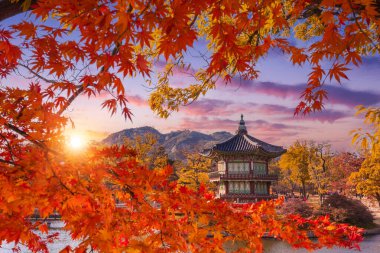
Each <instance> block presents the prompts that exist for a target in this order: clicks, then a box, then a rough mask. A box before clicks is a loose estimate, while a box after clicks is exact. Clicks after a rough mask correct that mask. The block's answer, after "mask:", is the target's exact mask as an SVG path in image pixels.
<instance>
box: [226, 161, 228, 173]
mask: <svg viewBox="0 0 380 253" xmlns="http://www.w3.org/2000/svg"><path fill="white" fill-rule="evenodd" d="M226 175H228V160H227V159H226Z"/></svg>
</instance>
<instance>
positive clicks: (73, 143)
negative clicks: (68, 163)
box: [68, 135, 85, 149]
mask: <svg viewBox="0 0 380 253" xmlns="http://www.w3.org/2000/svg"><path fill="white" fill-rule="evenodd" d="M68 144H69V147H70V148H72V149H82V148H83V147H84V146H85V141H84V138H83V136H80V135H73V136H71V137H70V139H69V143H68Z"/></svg>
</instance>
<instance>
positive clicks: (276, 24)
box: [0, 0, 380, 252]
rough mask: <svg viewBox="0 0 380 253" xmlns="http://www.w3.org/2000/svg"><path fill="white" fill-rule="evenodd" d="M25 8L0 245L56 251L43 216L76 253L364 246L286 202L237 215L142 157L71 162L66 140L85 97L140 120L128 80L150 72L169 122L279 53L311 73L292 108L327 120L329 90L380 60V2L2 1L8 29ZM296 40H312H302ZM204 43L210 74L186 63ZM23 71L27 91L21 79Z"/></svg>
mask: <svg viewBox="0 0 380 253" xmlns="http://www.w3.org/2000/svg"><path fill="white" fill-rule="evenodd" d="M20 5H23V6H22V7H23V9H22V10H31V11H30V12H29V13H28V15H26V16H24V17H22V18H20V20H17V21H16V23H15V24H13V25H11V26H6V27H1V28H0V77H1V78H2V79H1V82H2V83H1V86H0V114H1V117H0V126H1V128H0V185H1V188H0V240H7V241H13V242H15V243H16V247H17V243H23V244H25V245H27V247H28V248H29V249H30V250H32V251H35V252H37V251H47V248H46V241H44V240H43V239H42V237H41V236H39V235H38V234H36V233H34V231H35V229H40V230H41V231H42V232H44V233H45V232H47V227H46V224H44V223H41V222H37V223H31V222H29V220H28V219H27V218H28V217H29V215H30V214H31V213H33V211H34V209H35V208H36V207H37V208H38V209H39V210H40V213H41V217H43V218H46V217H48V216H49V215H50V214H52V213H53V212H55V211H58V212H59V213H60V214H61V216H62V220H63V221H64V222H65V224H66V225H65V227H64V229H65V230H67V231H69V232H70V234H71V236H72V238H73V239H78V240H81V242H80V244H79V245H78V247H76V249H75V250H76V251H77V252H84V251H86V250H87V249H95V250H97V251H101V252H109V251H111V250H112V251H115V252H118V251H119V252H128V251H139V252H149V251H173V252H178V251H186V252H188V251H195V252H196V251H198V252H199V251H206V252H207V251H211V250H215V251H218V250H219V251H222V245H223V243H224V242H226V241H228V240H234V239H237V238H239V239H240V240H244V241H246V242H247V248H248V249H247V250H257V251H261V250H262V244H261V240H260V239H261V236H262V235H263V234H264V233H266V232H269V234H271V235H274V236H276V237H278V238H281V239H282V240H284V241H287V242H289V243H290V244H291V245H293V246H294V247H305V248H319V247H322V246H334V245H336V246H346V247H354V246H357V244H356V243H357V242H358V241H360V240H361V237H360V233H359V230H358V229H356V228H354V227H348V226H346V225H341V224H334V223H331V222H330V221H328V218H326V217H321V218H318V219H316V220H310V219H303V218H300V217H299V216H286V217H282V216H278V215H277V214H276V212H275V210H276V209H275V207H276V206H277V205H279V204H280V202H281V200H279V201H272V202H262V203H259V204H253V205H242V206H238V207H236V206H234V205H231V204H229V203H225V202H223V201H220V200H215V199H213V196H212V194H210V193H209V192H208V191H207V190H206V189H205V188H203V187H200V189H199V190H198V191H194V190H191V189H188V188H187V187H183V186H182V187H178V186H177V185H176V183H171V182H169V181H168V180H167V178H168V176H169V175H170V174H171V173H172V170H171V168H170V167H163V168H159V169H155V170H152V169H150V168H148V166H147V165H146V164H144V163H143V161H142V160H141V159H140V158H139V157H138V156H137V155H136V153H137V151H136V149H133V148H131V147H127V146H121V147H104V148H101V149H97V148H94V147H89V148H88V150H87V151H86V152H83V153H80V154H73V153H70V152H67V149H66V148H65V143H64V138H63V131H64V129H65V127H68V123H69V122H70V120H69V118H68V116H69V114H68V113H67V109H68V108H70V106H71V105H72V103H73V101H75V100H76V98H77V97H78V96H79V95H86V96H88V97H89V98H93V97H96V96H99V94H108V95H109V97H107V98H105V99H104V102H103V105H102V106H103V107H104V108H106V109H108V110H109V111H110V113H111V114H115V113H117V111H118V110H119V111H120V113H121V114H122V115H123V116H124V117H125V118H127V119H129V118H131V117H132V114H131V111H130V110H129V108H128V94H127V92H126V87H125V86H127V84H125V85H124V84H123V80H124V77H136V76H137V75H139V76H143V77H144V78H145V79H146V83H147V85H151V87H152V88H153V91H152V93H151V94H150V98H149V103H150V106H151V108H152V110H153V111H155V112H156V113H157V114H158V115H160V116H161V117H168V116H169V115H170V112H171V111H173V110H178V109H179V107H180V105H183V104H188V103H190V102H192V101H193V100H195V99H197V98H198V97H199V96H201V95H202V94H205V93H206V92H207V91H208V90H210V89H214V88H215V86H216V83H217V81H224V82H226V83H229V82H230V81H231V80H232V78H239V77H240V78H243V79H247V80H248V79H255V78H256V77H257V76H258V69H257V68H256V63H257V61H258V60H259V59H261V58H262V57H264V56H265V55H267V54H268V52H270V50H273V49H278V50H280V51H281V52H283V53H284V54H285V55H287V56H289V59H290V61H291V62H292V63H293V64H297V65H304V64H306V63H307V64H311V67H312V71H311V73H310V75H309V79H308V83H307V86H306V87H305V90H304V91H303V93H302V94H301V101H300V102H299V105H298V107H297V108H296V111H295V112H296V113H309V112H311V111H314V110H321V109H322V108H323V102H324V101H325V98H326V97H327V92H326V90H325V88H324V87H325V84H326V82H327V81H329V80H330V81H331V80H336V81H338V82H340V81H341V79H342V78H347V75H346V72H347V71H348V66H349V65H350V64H354V65H360V64H361V59H362V57H363V56H366V55H374V54H376V53H379V51H380V49H379V33H380V32H379V26H380V25H379V18H378V17H379V10H378V2H372V1H365V0H362V1H356V0H336V1H327V0H324V1H279V0H270V1H256V0H255V1H243V0H224V1H220V2H215V1H212V0H202V1H200V0H190V1H182V0H173V1H162V0H137V1H107V0H100V1H95V0H83V1H77V0H63V1H59V2H57V1H52V0H37V1H34V0H26V1H17V0H14V1H10V2H9V1H6V0H0V6H1V7H6V8H1V9H0V21H2V20H4V19H5V18H6V17H9V16H10V15H13V14H15V13H17V12H19V11H21V10H20V8H19V7H20ZM8 7H9V8H10V9H8ZM13 7H14V8H16V10H15V9H12V8H13ZM309 27H312V28H313V29H309ZM308 29H309V30H310V32H308V34H304V31H305V30H308ZM290 34H295V36H296V39H305V40H308V41H309V43H299V44H295V43H293V39H294V38H293V37H291V36H290ZM197 40H204V41H206V43H207V44H208V50H209V51H208V53H207V54H206V55H202V57H203V59H204V66H203V67H202V68H195V66H192V65H191V64H190V63H189V62H190V61H189V60H188V58H187V56H188V55H187V52H188V51H189V50H190V49H191V48H192V47H193V46H194V43H195V42H196V41H197ZM325 62H328V63H327V65H326V64H325ZM162 63H163V64H164V65H165V67H163V68H162V70H161V71H159V72H158V73H153V68H154V66H156V65H157V64H162ZM178 69H181V70H187V71H189V73H191V74H192V76H193V80H191V81H189V82H188V83H187V84H188V85H187V86H183V87H178V86H176V85H173V83H172V78H171V77H172V76H173V75H174V73H175V70H178ZM14 73H16V74H17V73H20V76H21V78H24V77H25V78H24V82H22V83H17V81H16V80H11V78H10V75H11V74H14ZM3 80H7V81H8V82H12V85H5V84H4V82H3ZM25 83H28V84H29V85H26V84H25ZM304 180H306V179H304ZM105 182H111V183H112V184H113V185H116V186H117V187H114V188H112V189H110V188H109V187H107V185H106V184H105ZM26 196H27V197H26ZM115 196H116V197H117V199H119V200H121V201H122V202H123V203H124V204H125V208H117V207H116V206H115ZM152 203H154V205H153V204H152ZM177 214H180V215H181V217H179V216H178V215H177ZM305 227H308V229H310V230H312V231H313V233H314V234H315V235H316V236H317V237H318V241H316V242H315V241H311V240H309V239H308V238H307V233H306V231H305V230H304V229H303V228H305ZM242 228H244V229H242ZM210 233H211V234H213V236H214V237H213V238H211V239H210V238H207V237H206V235H209V234H210ZM225 233H228V234H230V235H231V237H224V236H223V235H224V234H225ZM48 239H54V236H52V237H49V238H48ZM65 250H66V251H68V250H69V249H68V248H66V249H65Z"/></svg>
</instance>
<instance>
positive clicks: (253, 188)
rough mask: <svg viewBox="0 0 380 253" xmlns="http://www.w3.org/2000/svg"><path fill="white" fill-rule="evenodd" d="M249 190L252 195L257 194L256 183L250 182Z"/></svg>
mask: <svg viewBox="0 0 380 253" xmlns="http://www.w3.org/2000/svg"><path fill="white" fill-rule="evenodd" d="M249 188H250V191H251V194H255V182H254V181H250V182H249Z"/></svg>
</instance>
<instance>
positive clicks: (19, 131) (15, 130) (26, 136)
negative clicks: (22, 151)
mask: <svg viewBox="0 0 380 253" xmlns="http://www.w3.org/2000/svg"><path fill="white" fill-rule="evenodd" d="M4 126H5V127H7V128H8V129H10V130H12V131H13V132H15V133H18V134H19V135H21V136H23V137H24V138H25V139H27V140H28V141H29V142H31V143H33V144H34V145H36V146H38V147H40V148H42V149H43V150H46V151H49V152H50V153H53V154H55V155H60V153H59V152H57V151H55V150H53V149H51V148H49V147H48V146H46V144H44V143H42V142H40V141H38V140H35V139H33V138H32V137H31V136H30V135H29V134H28V133H27V132H25V131H23V130H21V129H19V128H18V127H16V126H15V125H13V124H10V123H5V124H4Z"/></svg>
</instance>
